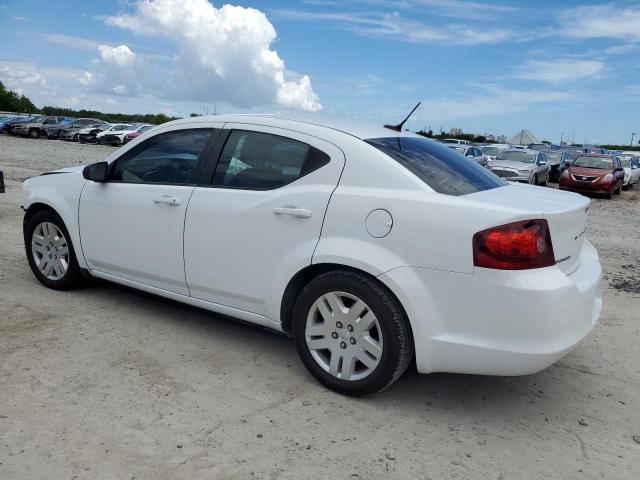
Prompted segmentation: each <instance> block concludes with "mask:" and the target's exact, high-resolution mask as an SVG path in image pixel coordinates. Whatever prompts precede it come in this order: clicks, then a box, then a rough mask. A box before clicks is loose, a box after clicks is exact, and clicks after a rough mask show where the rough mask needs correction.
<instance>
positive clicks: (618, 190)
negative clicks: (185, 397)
mask: <svg viewBox="0 0 640 480" xmlns="http://www.w3.org/2000/svg"><path fill="white" fill-rule="evenodd" d="M614 193H615V194H616V195H620V194H621V193H622V183H621V184H620V185H619V186H618V188H616V189H615V190H614Z"/></svg>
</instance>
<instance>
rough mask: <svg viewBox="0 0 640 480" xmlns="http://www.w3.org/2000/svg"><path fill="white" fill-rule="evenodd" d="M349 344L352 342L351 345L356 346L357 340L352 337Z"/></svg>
mask: <svg viewBox="0 0 640 480" xmlns="http://www.w3.org/2000/svg"><path fill="white" fill-rule="evenodd" d="M349 342H351V345H355V344H356V339H355V338H353V337H351V338H350V339H349Z"/></svg>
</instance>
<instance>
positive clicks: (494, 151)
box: [480, 147, 504, 155]
mask: <svg viewBox="0 0 640 480" xmlns="http://www.w3.org/2000/svg"><path fill="white" fill-rule="evenodd" d="M480 150H481V151H482V153H484V154H485V155H499V154H500V152H503V151H504V148H500V147H482V148H481V149H480Z"/></svg>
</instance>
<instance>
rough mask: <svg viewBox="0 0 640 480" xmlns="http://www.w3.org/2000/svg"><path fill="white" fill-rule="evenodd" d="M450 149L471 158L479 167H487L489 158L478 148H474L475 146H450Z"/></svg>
mask: <svg viewBox="0 0 640 480" xmlns="http://www.w3.org/2000/svg"><path fill="white" fill-rule="evenodd" d="M449 148H451V149H452V150H455V151H456V152H458V153H459V154H460V155H464V156H465V157H467V158H470V159H471V160H473V161H474V162H476V163H477V164H478V165H482V166H483V167H484V166H486V165H487V158H486V157H485V156H484V155H483V154H482V152H481V151H480V149H479V148H478V147H474V146H473V145H449Z"/></svg>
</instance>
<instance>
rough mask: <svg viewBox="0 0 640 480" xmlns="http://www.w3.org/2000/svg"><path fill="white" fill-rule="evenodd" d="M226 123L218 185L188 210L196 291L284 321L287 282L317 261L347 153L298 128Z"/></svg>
mask: <svg viewBox="0 0 640 480" xmlns="http://www.w3.org/2000/svg"><path fill="white" fill-rule="evenodd" d="M225 130H226V132H229V133H228V138H227V139H226V142H225V143H224V148H222V152H221V155H220V158H219V160H218V164H217V167H216V170H215V174H214V175H213V179H212V182H211V185H209V186H198V188H196V189H195V192H194V193H193V196H192V198H191V202H190V204H189V209H188V211H187V219H186V222H185V268H186V273H187V283H188V285H189V289H190V291H191V295H192V296H193V297H196V298H199V299H202V300H207V301H210V302H214V303H217V304H221V305H225V306H228V307H233V308H237V309H240V310H244V311H248V312H252V313H257V314H260V315H265V316H267V317H268V318H271V319H273V320H277V319H278V318H279V307H280V300H281V295H282V293H283V291H284V289H285V287H286V285H287V283H288V282H289V280H290V279H291V278H292V276H293V275H294V274H295V273H296V272H297V271H299V270H300V269H302V268H304V267H305V266H306V265H309V264H310V263H311V258H312V256H313V252H314V249H315V247H316V245H317V242H318V239H319V237H320V230H321V228H322V222H323V219H324V215H325V212H326V209H327V205H328V203H329V198H330V197H331V194H332V192H333V190H334V189H335V188H336V186H337V184H338V181H339V179H340V175H341V173H342V169H343V166H344V154H343V153H342V151H341V150H340V149H338V148H337V147H335V146H334V145H332V144H329V143H327V142H324V141H322V140H319V139H318V138H315V137H310V136H307V135H304V134H301V133H297V132H293V131H290V130H285V129H278V128H270V127H262V126H256V125H242V124H225ZM222 136H224V135H222Z"/></svg>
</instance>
